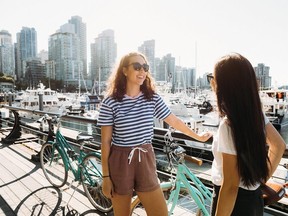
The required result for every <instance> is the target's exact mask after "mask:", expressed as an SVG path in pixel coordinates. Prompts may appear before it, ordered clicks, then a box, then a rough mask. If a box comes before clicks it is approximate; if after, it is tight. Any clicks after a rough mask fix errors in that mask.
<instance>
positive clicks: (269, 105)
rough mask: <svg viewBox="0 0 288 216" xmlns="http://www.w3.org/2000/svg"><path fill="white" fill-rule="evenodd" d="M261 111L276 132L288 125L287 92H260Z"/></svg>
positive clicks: (278, 90)
mask: <svg viewBox="0 0 288 216" xmlns="http://www.w3.org/2000/svg"><path fill="white" fill-rule="evenodd" d="M259 93H260V98H261V102H262V106H263V111H264V112H265V114H266V116H267V117H268V118H269V120H270V122H271V123H272V124H273V125H274V126H275V128H276V129H277V130H281V128H282V127H285V126H287V125H288V90H286V89H278V88H277V89H271V90H261V91H260V92H259Z"/></svg>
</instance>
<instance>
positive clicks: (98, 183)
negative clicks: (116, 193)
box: [81, 154, 112, 213]
mask: <svg viewBox="0 0 288 216" xmlns="http://www.w3.org/2000/svg"><path fill="white" fill-rule="evenodd" d="M82 166H83V167H82V170H81V179H82V185H83V188H84V191H85V194H86V196H87V198H88V199H89V201H90V202H91V204H92V205H93V206H94V207H95V208H96V209H98V210H99V211H101V212H105V213H106V212H110V211H111V210H112V201H111V200H110V199H108V198H107V197H105V195H104V194H103V192H102V176H100V175H99V174H98V173H97V172H95V166H96V167H97V169H98V170H100V171H101V170H102V168H101V167H102V166H101V159H100V156H97V155H95V154H88V155H86V156H85V157H84V159H83V164H82ZM91 180H92V181H91Z"/></svg>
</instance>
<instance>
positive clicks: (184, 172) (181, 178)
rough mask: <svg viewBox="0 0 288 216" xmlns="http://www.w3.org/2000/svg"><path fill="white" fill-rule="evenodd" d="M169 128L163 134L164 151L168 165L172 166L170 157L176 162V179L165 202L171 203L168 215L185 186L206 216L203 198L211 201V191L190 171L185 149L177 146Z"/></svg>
mask: <svg viewBox="0 0 288 216" xmlns="http://www.w3.org/2000/svg"><path fill="white" fill-rule="evenodd" d="M171 130H172V129H171V128H170V129H169V131H168V132H167V134H166V135H165V136H164V140H165V143H166V147H165V148H164V152H166V154H167V157H168V161H169V166H170V167H173V163H172V158H174V160H175V161H176V162H177V169H176V170H177V172H176V179H175V183H174V184H175V185H174V187H175V190H173V191H172V193H171V195H170V197H169V199H168V203H167V204H168V205H169V204H171V205H172V207H171V209H170V210H169V215H171V214H173V211H174V208H175V206H176V204H177V200H178V197H179V193H180V189H181V188H185V189H187V190H188V193H189V194H190V196H191V197H192V198H193V199H194V201H195V203H196V205H197V206H198V207H199V208H200V209H201V210H202V212H203V214H204V215H207V216H208V215H209V212H208V211H207V209H206V207H205V199H204V198H206V200H207V201H208V202H210V203H211V202H212V193H211V192H210V191H209V190H208V189H207V188H206V186H205V185H204V184H203V183H202V182H201V181H200V179H199V178H197V176H195V175H194V174H193V173H192V172H191V171H190V169H189V168H188V167H187V166H186V164H185V159H184V155H185V150H184V149H183V148H182V147H179V146H178V144H176V143H175V142H173V137H172V135H171ZM172 149H174V150H172ZM174 154H175V155H178V156H180V159H179V160H177V159H176V158H175V157H174V156H173V155H174ZM171 174H172V173H171ZM171 177H172V176H171ZM188 179H190V180H191V181H192V182H193V184H194V185H191V184H190V182H189V181H188ZM171 184H173V180H172V181H171V182H170V185H171ZM164 185H165V184H163V186H164ZM163 186H162V188H163ZM166 186H167V185H166ZM172 186H173V185H172Z"/></svg>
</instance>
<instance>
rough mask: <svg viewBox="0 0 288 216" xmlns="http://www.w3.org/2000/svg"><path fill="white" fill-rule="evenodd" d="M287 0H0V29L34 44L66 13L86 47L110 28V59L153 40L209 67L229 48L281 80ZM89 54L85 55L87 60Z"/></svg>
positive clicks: (181, 58) (284, 79) (287, 47)
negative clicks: (29, 33) (82, 32)
mask: <svg viewBox="0 0 288 216" xmlns="http://www.w3.org/2000/svg"><path fill="white" fill-rule="evenodd" d="M287 11H288V0H142V1H140V0H81V1H79V0H25V1H23V0H9V1H3V2H2V3H1V12H0V30H7V31H8V32H9V33H11V34H12V39H13V42H16V33H17V32H20V31H21V29H22V27H23V26H24V27H30V28H32V27H33V28H35V30H36V31H37V40H38V43H37V45H38V52H39V51H40V50H42V49H44V50H48V38H49V36H50V35H52V34H53V33H55V32H56V30H58V29H59V28H60V26H61V25H63V24H65V23H67V22H68V20H69V19H70V18H71V17H72V16H75V15H77V16H80V17H82V21H83V22H84V23H86V25H87V49H88V56H90V44H91V43H93V42H94V41H95V38H96V37H98V35H99V34H100V33H101V32H102V31H104V30H107V29H113V30H114V32H115V42H116V43H117V50H118V52H117V61H118V60H119V58H121V57H122V55H124V54H126V53H128V52H131V51H137V49H138V47H139V46H140V45H141V44H142V43H143V42H144V41H145V40H151V39H154V40H155V56H156V57H160V58H162V57H163V56H165V55H167V54H169V53H171V54H172V56H174V57H175V59H176V65H180V66H183V67H195V68H196V73H197V77H198V76H201V75H203V74H204V73H207V72H213V67H214V64H215V62H216V61H217V60H218V59H219V58H220V57H221V56H223V55H226V54H228V53H230V52H237V53H240V54H242V55H244V56H245V57H246V58H247V59H248V60H249V61H250V62H251V64H252V65H253V66H257V65H258V63H264V64H265V66H268V67H270V76H271V77H272V85H273V86H280V85H283V84H288V73H287V70H288V67H287V62H288V52H287V51H288V12H287ZM88 61H90V59H89V60H88Z"/></svg>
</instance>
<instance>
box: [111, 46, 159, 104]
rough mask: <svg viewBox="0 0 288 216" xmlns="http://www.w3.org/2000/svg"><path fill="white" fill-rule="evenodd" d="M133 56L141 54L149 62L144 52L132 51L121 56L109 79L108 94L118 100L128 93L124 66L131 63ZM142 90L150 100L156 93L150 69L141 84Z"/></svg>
mask: <svg viewBox="0 0 288 216" xmlns="http://www.w3.org/2000/svg"><path fill="white" fill-rule="evenodd" d="M133 56H141V57H142V58H143V59H144V60H145V62H146V64H148V61H147V58H146V57H145V55H143V54H142V53H139V52H131V53H128V54H127V55H124V56H123V57H122V58H121V60H120V63H119V65H118V67H117V68H116V70H114V72H113V73H112V74H111V75H110V77H109V79H108V86H107V96H111V97H113V98H114V99H116V100H118V101H122V99H123V97H124V95H125V94H126V84H127V79H126V76H125V75H124V74H123V68H124V67H127V65H129V63H130V62H129V61H130V59H131V57H133ZM140 90H141V91H142V92H143V94H144V97H145V98H146V99H148V100H150V99H151V98H152V97H153V94H154V93H155V84H154V80H153V78H152V76H151V73H150V71H148V72H147V75H146V79H145V81H144V83H143V84H142V85H141V86H140Z"/></svg>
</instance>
